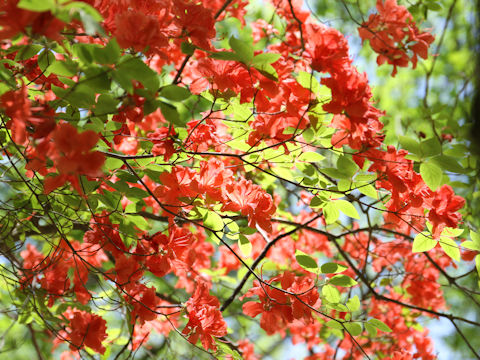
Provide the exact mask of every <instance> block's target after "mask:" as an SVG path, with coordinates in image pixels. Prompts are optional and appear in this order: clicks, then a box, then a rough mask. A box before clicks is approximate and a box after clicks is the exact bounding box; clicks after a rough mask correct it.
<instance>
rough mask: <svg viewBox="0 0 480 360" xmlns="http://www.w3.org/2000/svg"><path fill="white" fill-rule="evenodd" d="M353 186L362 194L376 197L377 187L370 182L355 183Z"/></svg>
mask: <svg viewBox="0 0 480 360" xmlns="http://www.w3.org/2000/svg"><path fill="white" fill-rule="evenodd" d="M355 188H356V189H357V190H358V191H360V192H361V193H362V194H363V195H366V196H369V197H371V198H372V199H378V192H377V189H375V187H374V186H373V185H370V184H358V183H356V184H355Z"/></svg>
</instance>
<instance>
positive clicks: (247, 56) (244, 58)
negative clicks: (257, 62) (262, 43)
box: [228, 36, 253, 64]
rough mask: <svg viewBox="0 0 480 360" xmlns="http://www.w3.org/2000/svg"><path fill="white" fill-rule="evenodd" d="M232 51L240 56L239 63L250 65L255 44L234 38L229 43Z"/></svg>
mask: <svg viewBox="0 0 480 360" xmlns="http://www.w3.org/2000/svg"><path fill="white" fill-rule="evenodd" d="M228 44H229V45H230V47H231V48H232V50H233V51H234V52H235V53H236V54H237V55H238V57H239V61H241V62H243V63H245V64H248V63H250V62H251V61H252V60H253V44H252V43H247V42H246V41H243V40H239V39H237V38H236V37H235V36H232V37H231V38H230V40H229V41H228Z"/></svg>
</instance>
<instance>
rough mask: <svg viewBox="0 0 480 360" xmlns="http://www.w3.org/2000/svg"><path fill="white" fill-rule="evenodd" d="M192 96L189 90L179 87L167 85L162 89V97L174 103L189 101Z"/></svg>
mask: <svg viewBox="0 0 480 360" xmlns="http://www.w3.org/2000/svg"><path fill="white" fill-rule="evenodd" d="M191 95H192V94H191V93H190V91H188V89H187V88H184V87H181V86H177V85H167V86H164V87H162V88H161V89H160V96H163V97H164V98H166V99H168V100H172V101H182V100H185V99H188V98H189V97H190V96H191Z"/></svg>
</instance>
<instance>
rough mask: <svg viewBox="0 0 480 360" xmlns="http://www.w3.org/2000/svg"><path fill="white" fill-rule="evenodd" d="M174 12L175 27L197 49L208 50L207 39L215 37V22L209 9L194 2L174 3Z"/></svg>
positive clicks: (187, 0) (182, 0)
mask: <svg viewBox="0 0 480 360" xmlns="http://www.w3.org/2000/svg"><path fill="white" fill-rule="evenodd" d="M174 12H175V15H176V16H177V18H176V19H175V23H176V25H177V26H178V27H179V28H180V29H182V30H183V32H184V33H185V34H186V36H187V37H189V38H190V39H191V40H192V42H193V43H194V44H195V45H197V46H198V47H200V48H202V49H205V50H209V49H210V48H211V45H210V41H209V39H212V38H214V37H215V34H216V32H215V20H214V19H213V14H212V10H211V9H207V8H205V7H203V5H201V4H198V3H197V2H194V1H189V0H176V1H174Z"/></svg>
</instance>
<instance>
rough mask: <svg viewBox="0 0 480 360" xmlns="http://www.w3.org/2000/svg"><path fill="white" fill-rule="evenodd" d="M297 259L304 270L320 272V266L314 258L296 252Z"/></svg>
mask: <svg viewBox="0 0 480 360" xmlns="http://www.w3.org/2000/svg"><path fill="white" fill-rule="evenodd" d="M295 258H296V259H297V262H298V263H299V264H300V266H301V267H302V268H304V269H305V270H307V271H310V272H312V273H317V272H318V265H317V262H316V261H315V259H314V258H312V257H311V256H310V255H307V254H305V253H304V252H303V251H300V250H298V249H297V250H296V251H295Z"/></svg>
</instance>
